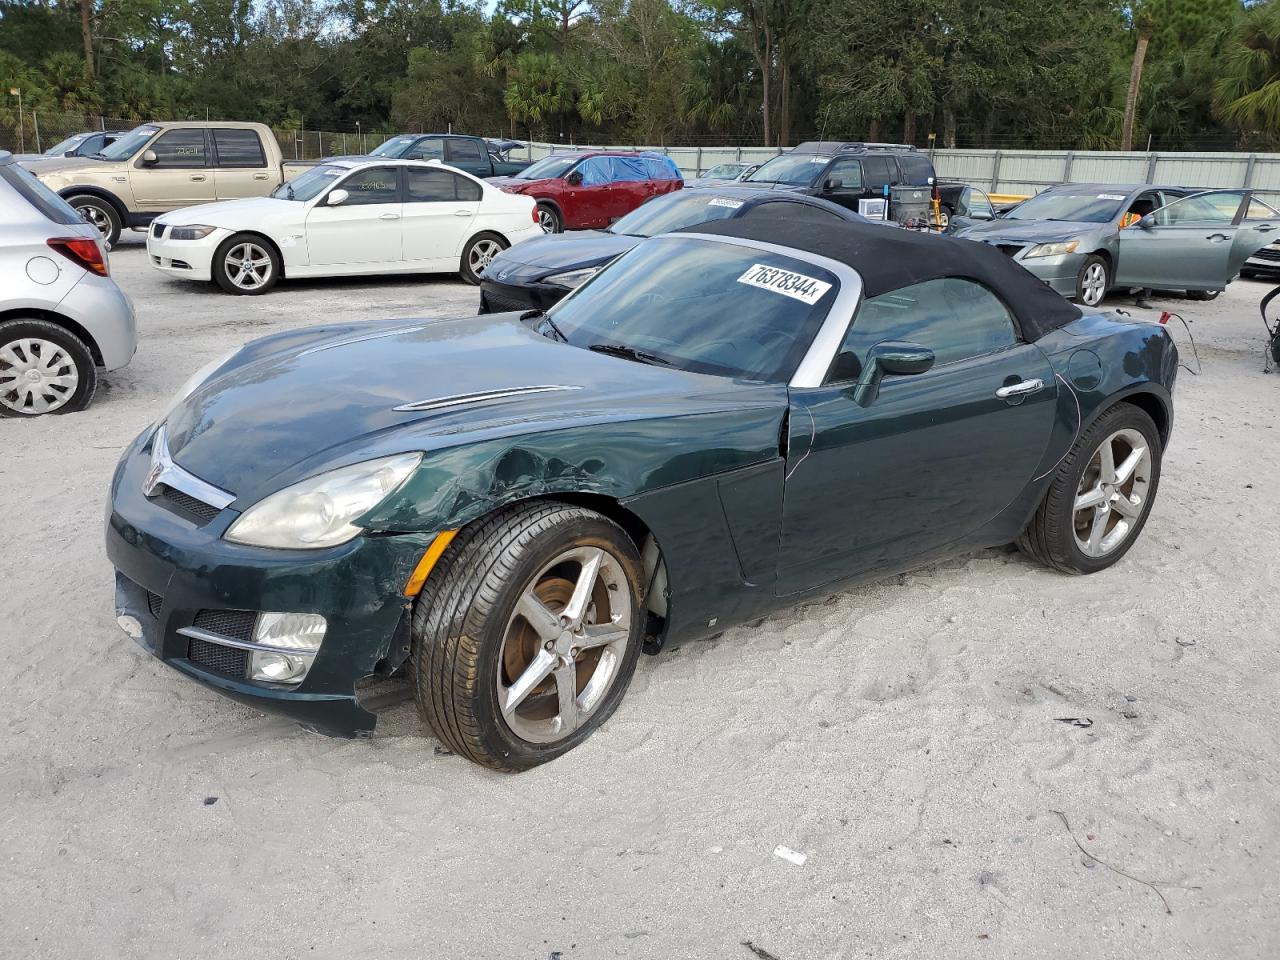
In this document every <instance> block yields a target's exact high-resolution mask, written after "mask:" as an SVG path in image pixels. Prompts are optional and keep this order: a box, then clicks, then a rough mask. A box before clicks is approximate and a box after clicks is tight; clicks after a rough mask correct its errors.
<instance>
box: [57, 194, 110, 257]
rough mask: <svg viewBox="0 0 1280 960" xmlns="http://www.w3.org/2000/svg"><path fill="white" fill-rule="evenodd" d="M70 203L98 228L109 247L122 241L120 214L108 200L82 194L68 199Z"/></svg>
mask: <svg viewBox="0 0 1280 960" xmlns="http://www.w3.org/2000/svg"><path fill="white" fill-rule="evenodd" d="M67 203H69V204H70V205H71V206H72V207H73V208H74V209H75V211H76V213H78V214H80V216H81V218H82V219H83V220H84V221H85V222H86V223H88V224H91V225H92V226H94V227H96V228H97V230H98V232H99V233H100V234H102V239H103V240H105V241H107V246H109V247H114V246H115V245H116V243H117V242H118V241H119V239H120V228H121V224H120V214H119V213H117V212H116V208H115V207H114V206H112V205H111V203H110V202H109V201H107V200H103V199H102V198H101V197H95V196H94V195H93V194H89V193H81V194H77V195H76V196H73V197H68V198H67Z"/></svg>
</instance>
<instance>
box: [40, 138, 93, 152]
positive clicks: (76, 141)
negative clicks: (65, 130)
mask: <svg viewBox="0 0 1280 960" xmlns="http://www.w3.org/2000/svg"><path fill="white" fill-rule="evenodd" d="M88 136H89V135H88V134H87V133H77V134H76V135H75V136H72V137H67V139H65V140H63V141H62V142H61V143H59V144H57V145H56V146H53V147H50V148H49V149H48V150H46V151H45V152H44V155H45V156H46V157H60V156H62V155H63V154H64V153H66V152H67V151H68V150H71V149H73V148H75V147H78V146H79V145H80V144H82V143H84V141H85V140H86V139H87V138H88Z"/></svg>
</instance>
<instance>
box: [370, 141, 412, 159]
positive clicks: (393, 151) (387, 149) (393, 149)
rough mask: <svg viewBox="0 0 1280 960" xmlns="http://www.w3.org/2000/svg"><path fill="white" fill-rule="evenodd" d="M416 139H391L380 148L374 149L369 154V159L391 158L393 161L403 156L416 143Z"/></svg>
mask: <svg viewBox="0 0 1280 960" xmlns="http://www.w3.org/2000/svg"><path fill="white" fill-rule="evenodd" d="M417 139H418V138H417V137H392V138H391V139H390V140H388V141H387V142H386V143H384V144H382V145H381V146H378V147H375V148H374V149H373V151H372V152H371V153H370V154H369V156H371V157H391V158H392V159H393V160H394V159H398V158H399V157H401V156H403V154H404V152H405V151H406V150H408V149H409V148H410V147H411V146H413V144H414V143H415V142H416V141H417Z"/></svg>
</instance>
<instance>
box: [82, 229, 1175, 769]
mask: <svg viewBox="0 0 1280 960" xmlns="http://www.w3.org/2000/svg"><path fill="white" fill-rule="evenodd" d="M1176 368H1177V351H1176V349H1175V347H1174V345H1173V343H1172V341H1171V340H1170V338H1169V336H1168V334H1167V333H1166V331H1165V329H1164V328H1163V327H1161V326H1158V325H1154V324H1148V323H1138V322H1133V321H1131V320H1128V319H1126V318H1124V317H1122V316H1120V315H1113V314H1106V313H1102V312H1098V311H1082V308H1079V307H1076V306H1074V305H1072V304H1069V303H1067V302H1066V301H1065V300H1063V299H1061V298H1060V297H1058V296H1057V295H1056V294H1054V293H1053V292H1052V291H1051V290H1050V289H1049V288H1048V287H1046V286H1044V285H1043V284H1042V283H1040V282H1039V281H1038V280H1036V279H1035V278H1034V277H1032V276H1031V275H1030V274H1028V273H1027V272H1026V271H1024V270H1022V269H1021V268H1020V267H1018V266H1017V265H1016V264H1014V263H1012V262H1010V261H1009V260H1008V258H1006V257H1005V256H1004V255H1003V254H1001V253H1000V252H998V251H996V250H993V249H990V248H988V247H987V246H985V245H983V244H974V243H966V242H963V241H956V240H951V239H947V238H942V237H933V236H923V235H917V234H910V233H906V232H903V231H896V230H886V229H884V228H883V227H876V226H872V225H861V224H841V225H839V226H837V227H824V226H820V225H817V224H812V223H788V222H786V221H777V222H770V223H767V224H764V223H755V222H753V221H751V220H750V219H747V220H741V221H735V220H731V221H721V222H718V223H709V224H700V225H699V226H697V227H694V228H692V229H691V230H690V231H687V232H677V233H672V234H667V235H664V236H661V237H655V238H652V239H649V240H646V241H644V242H643V243H641V244H639V245H638V246H637V247H636V248H635V249H633V250H631V251H630V252H628V253H626V254H624V255H623V256H622V257H620V258H619V259H618V260H617V261H615V262H614V263H613V264H611V265H610V266H609V267H608V268H607V269H605V270H603V271H601V272H600V273H599V274H597V275H596V276H595V277H593V278H592V279H591V280H590V281H589V282H587V283H585V284H583V285H582V286H581V287H579V288H578V289H577V290H576V291H574V293H573V294H572V295H571V296H569V297H567V298H565V299H564V300H563V301H561V303H559V304H557V305H556V306H555V307H554V308H553V309H552V310H550V311H548V312H547V313H545V314H542V313H532V312H526V313H524V314H517V313H507V314H497V315H493V316H490V317H485V318H480V319H477V318H475V317H466V318H460V319H456V320H421V321H415V322H405V321H398V322H384V323H362V324H349V325H343V326H328V327H313V328H309V329H302V330H296V331H293V332H290V333H284V334H279V335H276V336H273V337H269V338H267V339H264V340H259V341H257V342H255V343H251V344H249V345H248V346H246V347H244V348H243V349H242V350H241V351H240V352H239V353H237V354H235V355H234V356H233V357H231V358H229V359H227V360H225V361H224V362H221V363H220V364H218V365H217V366H216V367H215V368H214V369H213V370H212V371H209V372H208V373H207V375H206V374H201V375H197V376H196V377H195V378H193V383H192V384H191V385H190V386H189V388H187V389H186V390H184V391H183V393H182V394H181V395H180V396H179V398H178V399H177V401H176V402H175V405H174V406H173V407H172V409H171V411H170V412H168V413H167V414H166V415H165V416H163V417H162V418H161V419H160V421H159V422H158V423H157V424H156V425H155V426H154V427H152V428H149V429H147V430H146V431H144V432H143V433H142V434H141V435H140V436H139V437H138V438H137V439H136V440H135V441H134V442H133V443H132V444H131V445H130V446H129V448H128V449H127V450H126V451H125V453H124V456H123V458H122V459H121V461H120V465H119V467H118V468H117V469H116V472H115V476H114V478H113V480H112V484H111V503H110V510H109V522H108V524H107V529H106V538H107V553H108V556H109V557H110V559H111V562H112V563H113V564H114V565H115V568H116V570H117V576H116V588H117V592H116V596H117V609H118V616H119V621H120V623H121V625H122V626H123V627H124V628H125V629H126V630H127V631H128V632H130V633H131V634H133V635H134V636H135V637H137V638H138V639H139V640H140V642H141V643H142V644H143V645H144V646H145V647H146V648H147V649H148V650H150V651H151V652H152V653H154V654H155V655H156V656H158V657H160V658H161V659H163V660H164V661H166V662H167V663H169V664H171V665H172V666H173V667H175V668H177V669H178V670H180V671H181V672H183V673H185V674H187V675H188V676H190V677H192V678H195V679H197V680H199V681H202V682H204V683H206V684H208V685H210V686H212V687H214V688H216V689H218V690H220V691H222V692H223V693H225V694H227V695H229V696H232V697H235V698H238V699H241V700H244V701H247V702H249V703H252V704H254V705H256V706H258V707H260V708H262V709H270V710H276V711H278V712H281V713H284V714H287V715H289V716H292V717H294V718H296V719H298V720H300V721H302V722H303V723H305V724H307V725H309V726H311V727H313V728H315V729H319V730H322V731H325V732H328V733H334V734H345V735H353V734H361V733H367V732H368V731H369V730H371V729H372V727H373V725H374V723H375V717H374V716H373V715H372V714H371V713H369V712H368V711H367V710H366V709H365V708H364V707H362V706H361V705H360V703H359V702H358V699H357V694H356V692H355V690H354V685H355V683H356V682H357V681H358V680H359V679H360V678H362V677H364V676H366V675H369V674H391V673H393V672H395V671H397V670H399V669H400V668H401V667H402V666H403V665H404V664H405V663H406V661H409V662H410V665H411V667H412V669H410V670H409V671H408V674H409V675H410V676H411V677H412V680H413V684H414V686H415V690H416V695H417V699H418V704H419V707H420V710H421V713H422V716H423V717H424V718H425V720H426V722H427V724H428V726H429V727H430V728H431V730H432V731H434V733H435V734H436V735H437V736H438V737H439V738H440V739H441V740H442V741H443V742H444V743H445V744H447V745H448V746H449V748H450V749H452V750H453V751H455V752H457V753H460V754H462V755H463V756H465V757H468V758H470V759H471V760H474V761H476V762H478V763H482V764H486V765H488V766H490V767H494V768H497V769H502V770H520V769H525V768H528V767H531V766H534V765H535V764H538V763H542V762H544V761H547V760H549V759H551V758H553V757H556V756H558V755H560V754H562V753H564V752H565V751H567V750H569V749H571V748H572V747H574V746H575V745H577V744H578V743H581V742H582V741H583V740H584V739H585V738H586V737H587V736H589V735H590V733H591V732H592V730H594V729H595V728H597V727H598V726H599V725H600V724H601V723H603V722H604V721H605V719H606V718H607V717H608V716H609V715H610V714H611V713H612V712H613V711H614V709H616V708H617V706H618V703H619V701H620V700H621V699H622V696H623V694H624V693H625V691H626V689H627V685H628V683H629V681H630V679H631V675H632V672H633V670H634V668H635V664H636V659H637V657H638V655H639V653H640V651H641V649H642V648H643V649H645V650H647V651H649V652H653V653H656V652H658V651H660V650H662V649H664V648H665V647H668V646H671V645H674V644H677V643H680V642H683V641H686V640H689V639H692V638H696V637H699V636H704V635H707V634H712V633H717V632H719V631H722V630H724V629H725V628H726V627H729V626H732V625H734V624H740V623H744V622H747V621H750V620H753V619H755V618H758V617H761V616H763V615H764V614H766V613H768V612H769V611H771V610H773V609H775V608H778V607H780V606H785V605H790V604H793V603H795V602H796V601H797V600H798V599H800V598H802V597H804V596H806V595H807V594H809V593H811V592H813V591H817V590H824V591H829V590H831V589H833V586H834V585H835V584H837V583H853V582H856V581H858V580H865V579H871V578H880V577H884V576H886V575H889V574H892V573H895V572H897V571H901V570H904V569H907V568H910V567H915V566H918V565H920V564H921V563H924V562H927V561H929V560H931V559H933V558H937V557H940V556H944V555H948V554H955V553H960V552H963V551H968V550H973V549H976V548H981V547H987V546H991V545H998V544H1005V543H1009V542H1011V541H1016V542H1017V543H1018V544H1019V545H1020V547H1021V548H1022V549H1023V551H1024V552H1026V553H1027V554H1028V555H1030V556H1031V557H1033V558H1035V559H1036V560H1039V561H1041V562H1043V563H1045V564H1048V565H1049V566H1051V567H1053V568H1055V569H1057V570H1061V571H1064V572H1068V573H1091V572H1093V571H1096V570H1101V569H1103V568H1104V567H1107V566H1109V565H1110V564H1113V563H1115V562H1116V561H1117V560H1119V559H1120V558H1121V557H1122V556H1124V554H1125V552H1126V551H1127V550H1128V549H1129V548H1130V547H1131V546H1132V545H1133V543H1134V541H1135V539H1136V538H1137V536H1138V534H1139V531H1140V530H1141V529H1142V526H1143V524H1144V522H1145V521H1146V519H1147V516H1148V513H1149V511H1150V509H1151V504H1152V502H1153V500H1154V499H1155V495H1156V489H1157V486H1158V484H1159V480H1160V463H1161V451H1162V450H1163V449H1164V446H1165V444H1166V443H1167V442H1168V439H1169V431H1170V426H1171V423H1172V408H1171V396H1170V391H1171V390H1172V387H1173V382H1174V374H1175V371H1176ZM708 695H712V694H710V693H709V694H708Z"/></svg>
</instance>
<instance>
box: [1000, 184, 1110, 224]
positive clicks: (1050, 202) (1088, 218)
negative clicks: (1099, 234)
mask: <svg viewBox="0 0 1280 960" xmlns="http://www.w3.org/2000/svg"><path fill="white" fill-rule="evenodd" d="M1127 199H1129V195H1128V194H1127V193H1125V191H1124V190H1108V189H1107V188H1106V187H1097V188H1095V189H1092V190H1089V191H1080V192H1078V193H1058V192H1053V191H1050V192H1046V193H1042V194H1040V195H1039V196H1035V197H1032V198H1031V199H1030V200H1024V201H1023V202H1022V203H1020V204H1018V205H1017V206H1016V207H1014V208H1013V209H1012V210H1010V211H1009V212H1008V213H1007V214H1006V215H1005V218H1006V219H1008V220H1071V221H1074V222H1076V223H1108V222H1110V221H1111V220H1114V219H1115V218H1116V217H1117V216H1119V215H1120V208H1121V207H1123V206H1124V205H1125V201H1126V200H1127Z"/></svg>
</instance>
